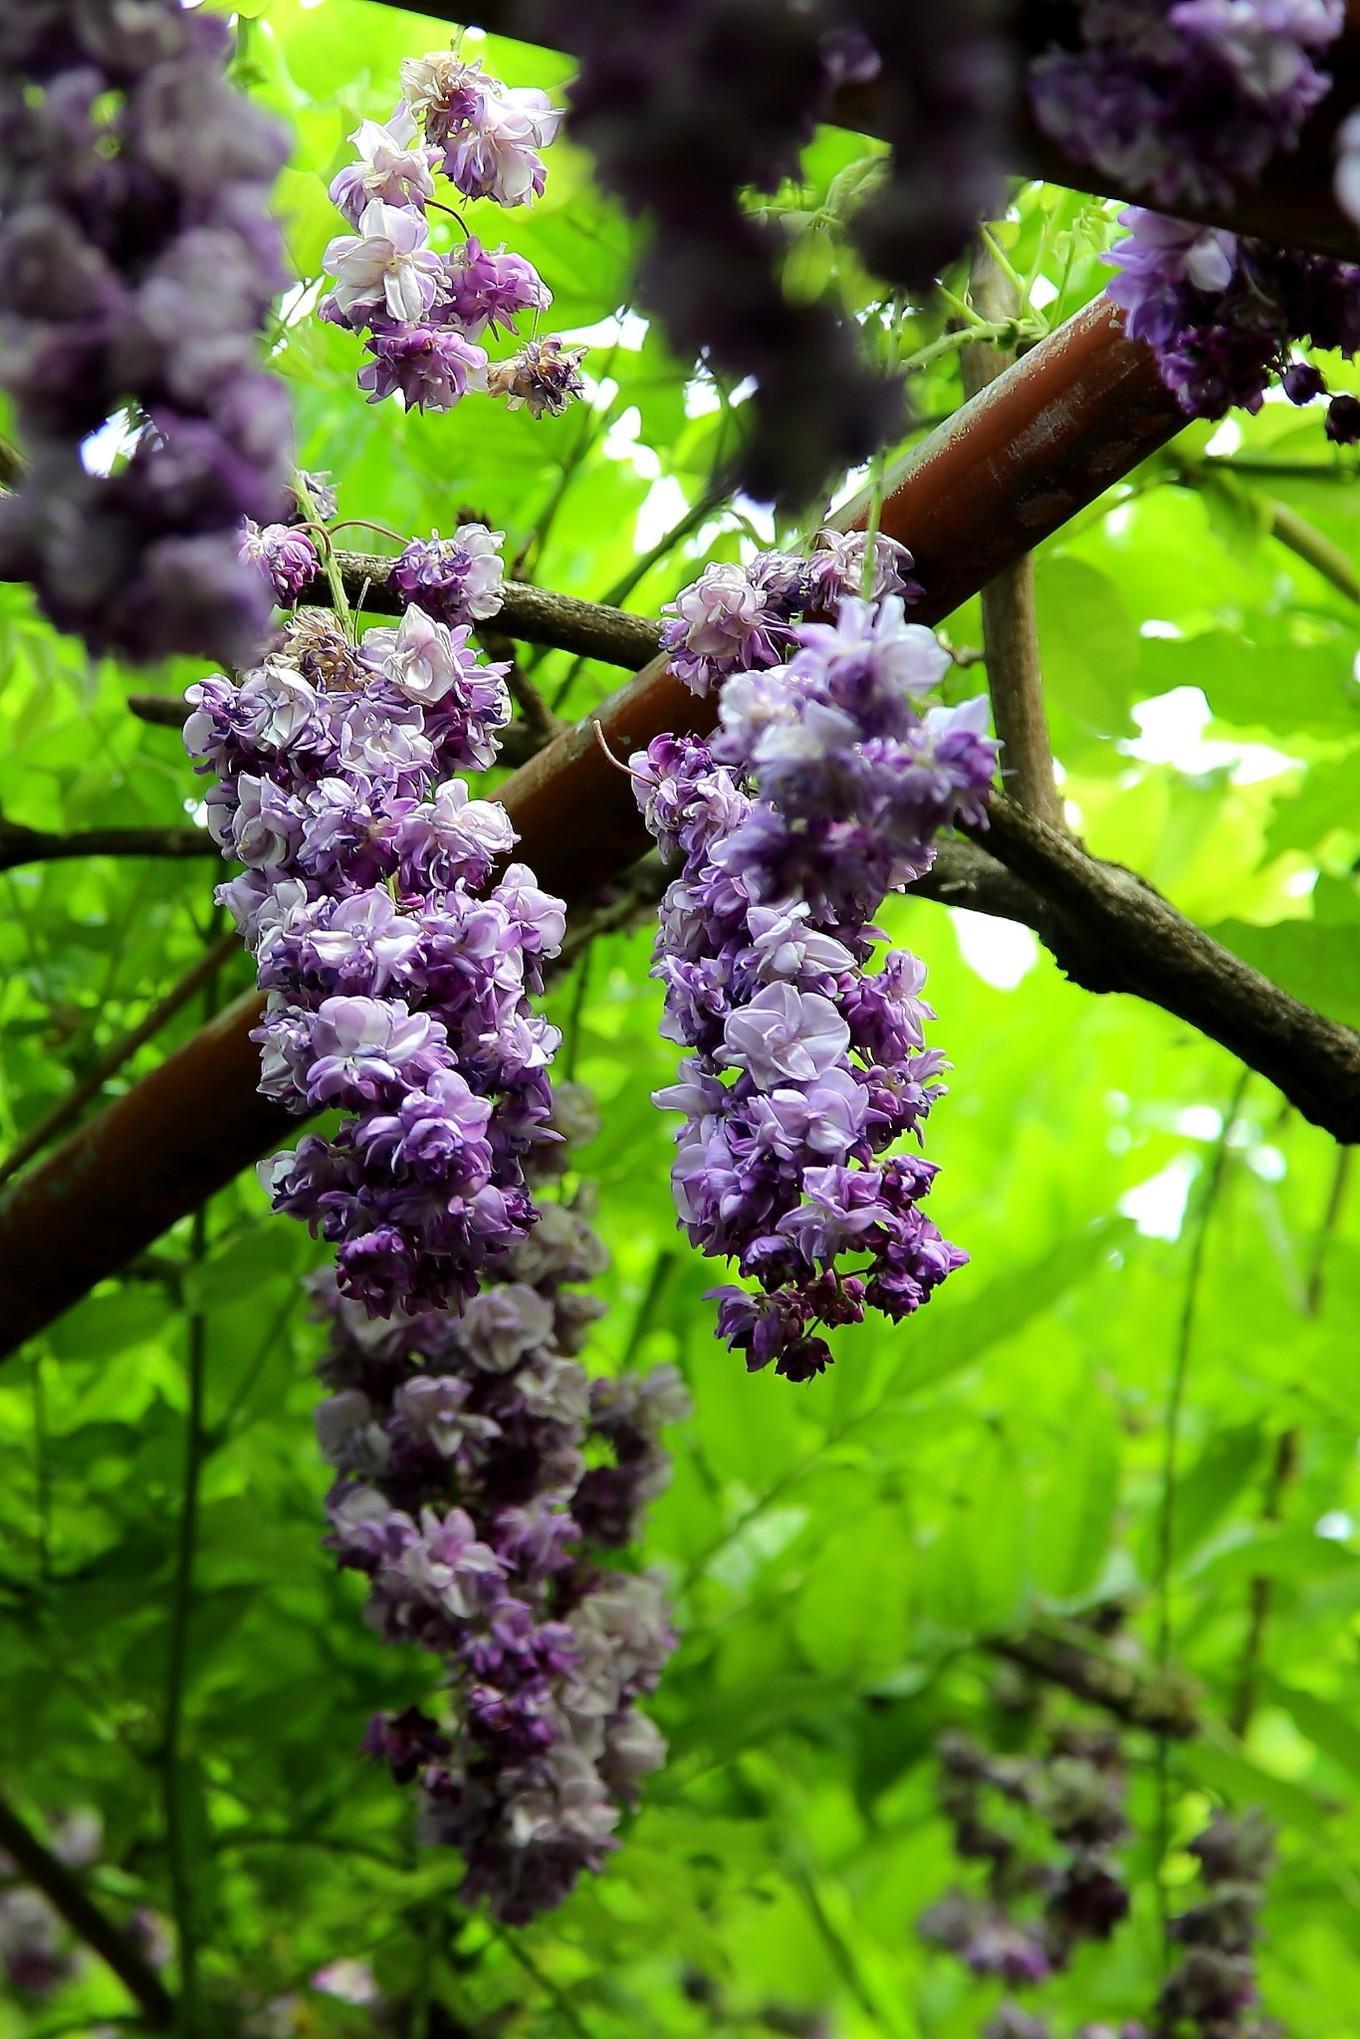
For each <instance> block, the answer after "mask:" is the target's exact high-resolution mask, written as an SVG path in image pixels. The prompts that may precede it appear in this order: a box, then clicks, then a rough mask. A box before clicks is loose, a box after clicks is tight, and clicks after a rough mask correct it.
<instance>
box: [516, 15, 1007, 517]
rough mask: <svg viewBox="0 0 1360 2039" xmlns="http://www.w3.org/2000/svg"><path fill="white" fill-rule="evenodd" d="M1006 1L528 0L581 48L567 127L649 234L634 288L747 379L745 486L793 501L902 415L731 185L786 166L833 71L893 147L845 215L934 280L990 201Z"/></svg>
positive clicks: (565, 40) (785, 172) (531, 19)
mask: <svg viewBox="0 0 1360 2039" xmlns="http://www.w3.org/2000/svg"><path fill="white" fill-rule="evenodd" d="M1004 12H1005V11H1004V9H1003V7H1002V6H1001V5H1000V4H999V0H953V4H952V5H951V6H950V7H948V8H940V7H938V6H928V5H925V4H923V0H914V4H910V5H908V4H904V0H806V4H800V5H798V6H790V5H789V4H788V0H740V4H737V0H686V4H684V5H673V6H669V7H639V6H637V5H636V4H635V0H596V4H594V5H592V6H589V7H582V6H579V5H576V4H573V0H524V5H523V7H522V11H521V19H522V21H523V23H524V29H523V32H524V33H525V34H526V35H528V36H530V37H533V38H537V39H539V40H542V41H544V42H546V43H548V44H549V45H551V46H552V47H553V48H558V49H567V50H570V51H571V53H572V55H573V56H575V57H576V58H577V59H578V60H579V63H580V69H579V72H578V75H577V77H576V79H575V80H574V81H573V83H572V85H571V87H570V89H569V95H568V98H569V121H570V132H571V136H572V139H573V140H575V141H579V142H580V143H581V144H582V145H583V146H584V147H585V148H587V149H589V150H590V152H591V154H592V155H593V157H594V159H595V164H596V168H597V170H598V173H599V176H600V180H601V182H602V183H603V185H604V186H605V188H606V189H607V190H608V191H610V192H611V193H613V194H614V196H615V197H617V199H618V200H619V202H620V204H621V205H622V206H623V207H624V209H625V210H626V211H627V212H628V213H629V214H630V215H631V216H632V217H634V218H640V219H642V220H643V221H644V222H645V224H646V227H647V229H648V239H647V245H646V247H645V249H644V252H643V255H642V259H641V262H640V264H639V268H638V275H637V298H638V302H639V303H640V304H641V305H642V306H643V307H644V308H645V309H646V310H647V311H648V312H650V313H652V314H654V315H655V316H656V317H657V318H659V319H660V321H661V323H662V324H663V325H664V327H665V329H666V334H667V337H668V339H669V341H670V344H671V346H672V347H673V348H674V350H675V351H676V353H677V354H678V355H680V356H681V358H682V359H684V360H693V359H695V358H696V357H698V358H701V359H703V360H704V361H706V362H707V363H708V364H709V365H710V366H711V367H712V369H713V370H714V371H715V372H716V373H717V374H718V375H719V376H721V377H723V378H725V379H727V380H729V381H730V382H732V383H738V382H741V381H743V380H744V379H746V378H748V377H749V378H750V379H751V380H752V381H753V383H754V385H755V388H754V392H753V394H752V399H751V402H750V404H749V406H748V407H747V411H746V414H745V423H746V425H747V427H748V429H747V432H746V435H745V439H744V443H743V445H742V448H741V451H740V456H739V472H740V480H741V484H742V486H743V487H744V488H745V489H747V490H748V491H749V492H750V493H751V494H753V495H756V496H760V497H762V498H767V499H768V498H771V497H779V498H782V499H784V500H786V501H788V502H791V503H797V504H799V505H801V504H803V503H805V502H807V501H810V500H811V499H812V498H813V497H814V496H816V495H818V494H820V493H821V491H822V489H823V487H824V485H825V483H826V481H827V479H828V477H829V476H831V475H832V474H834V473H838V472H843V471H844V469H845V468H847V467H851V466H854V465H855V464H856V463H858V462H859V461H862V460H865V459H867V458H868V456H869V455H870V453H871V452H872V451H873V450H874V448H875V447H877V446H878V445H881V444H882V443H883V441H884V440H886V439H888V438H890V437H891V436H892V434H893V433H894V432H895V431H896V430H897V429H898V428H899V427H900V424H901V420H902V415H903V411H902V394H901V390H900V387H899V386H898V384H897V383H896V381H895V380H894V379H893V378H892V377H890V376H885V375H882V374H879V373H876V372H875V371H874V370H873V369H872V368H871V366H870V364H869V362H868V361H867V360H866V359H865V356H864V353H863V350H862V348H861V345H860V340H861V335H860V333H859V331H858V330H857V328H856V326H855V324H854V322H853V321H851V320H848V319H846V318H844V317H842V316H840V315H839V313H838V311H837V310H836V309H835V306H834V302H833V300H834V297H835V293H833V292H828V293H825V294H818V295H817V296H815V297H813V296H807V295H803V296H798V297H795V296H792V295H786V293H785V290H784V288H783V283H782V280H781V271H782V269H783V267H784V263H785V258H786V255H787V251H788V245H789V244H788V239H787V236H786V235H785V233H784V232H783V231H781V228H780V227H779V225H777V224H775V223H773V222H772V221H770V220H769V219H767V218H761V217H760V216H758V215H757V214H755V213H754V212H753V211H752V209H751V207H750V206H749V205H748V204H747V203H746V201H745V193H746V192H748V191H749V190H750V189H751V188H753V187H754V188H755V189H756V190H758V191H763V192H773V191H776V190H777V189H778V187H779V186H780V184H781V183H782V182H783V181H784V180H785V179H792V180H793V181H794V182H795V183H797V182H800V181H801V176H802V171H801V157H802V152H803V149H804V146H805V144H806V143H807V142H809V141H810V140H811V138H812V135H813V132H814V129H815V126H816V124H817V122H818V121H820V120H823V119H826V118H827V117H828V114H829V111H830V107H831V98H832V94H833V92H834V91H835V89H836V88H837V87H840V86H856V85H861V86H862V85H869V84H872V87H873V107H874V117H875V132H876V133H879V134H882V135H883V136H884V137H885V138H886V139H887V140H888V142H889V143H890V144H891V155H890V156H889V157H887V158H885V159H884V160H883V162H882V163H881V164H879V165H878V166H877V168H876V170H875V173H874V176H873V178H872V179H871V180H866V184H865V190H866V192H867V191H868V190H869V189H870V185H871V184H872V196H870V197H869V198H868V201H867V202H866V203H864V204H863V205H861V206H859V207H858V208H857V209H856V210H855V211H854V215H853V217H852V218H851V219H850V220H849V222H848V230H849V233H850V235H851V237H852V238H853V239H854V240H855V241H856V242H857V243H858V246H859V249H860V252H861V253H862V254H863V256H864V258H865V260H866V261H867V262H868V264H869V266H870V268H871V269H873V270H874V272H875V273H876V274H878V275H881V276H883V277H885V278H886V279H888V280H889V281H890V282H891V283H893V284H896V285H899V286H901V287H902V288H903V289H905V290H907V291H909V292H912V293H916V292H920V291H923V290H925V289H928V287H929V286H930V284H931V282H932V281H933V279H934V277H935V276H936V275H937V274H938V273H939V271H940V268H941V267H942V266H943V265H944V264H946V263H948V262H950V261H953V260H954V259H955V258H956V257H957V256H958V255H959V254H960V253H961V252H962V250H963V248H964V247H965V245H966V243H967V240H968V236H969V234H970V232H971V231H972V229H973V227H974V225H975V223H976V221H977V219H978V217H979V216H980V214H982V213H984V212H985V211H986V210H987V209H988V207H992V208H993V209H995V207H997V206H999V205H1000V204H1002V203H1004V183H1003V181H1002V180H1001V178H1000V177H999V176H998V175H997V173H996V168H995V164H996V159H997V154H998V131H999V128H1000V126H1001V122H1002V119H1003V117H1004V112H1005V108H1006V104H1007V101H1008V100H1009V98H1010V96H1011V93H1012V89H1013V82H1014V65H1013V62H1012V59H1011V57H1010V52H1009V45H1008V40H1007V37H1006V34H1005V20H1004Z"/></svg>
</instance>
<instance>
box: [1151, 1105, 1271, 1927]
mask: <svg viewBox="0 0 1360 2039" xmlns="http://www.w3.org/2000/svg"><path fill="white" fill-rule="evenodd" d="M1250 1081H1251V1071H1250V1070H1249V1069H1243V1070H1241V1071H1240V1072H1239V1074H1238V1077H1237V1080H1236V1082H1235V1083H1234V1085H1233V1089H1232V1095H1231V1098H1230V1099H1229V1102H1228V1106H1227V1109H1226V1111H1225V1112H1224V1114H1223V1123H1222V1125H1221V1127H1220V1128H1219V1134H1218V1139H1217V1140H1216V1141H1215V1143H1214V1149H1213V1153H1212V1155H1211V1157H1210V1160H1209V1168H1208V1173H1207V1174H1206V1175H1205V1177H1204V1185H1203V1190H1202V1192H1201V1194H1200V1196H1199V1199H1198V1209H1197V1210H1196V1212H1195V1214H1194V1218H1193V1220H1192V1231H1191V1237H1190V1261H1189V1266H1188V1268H1187V1271H1186V1277H1185V1296H1184V1300H1183V1302H1182V1304H1181V1314H1180V1323H1179V1326H1178V1328H1177V1332H1176V1347H1175V1352H1174V1355H1173V1358H1172V1363H1171V1384H1170V1389H1169V1392H1168V1395H1167V1405H1166V1417H1165V1420H1164V1422H1163V1426H1162V1476H1161V1503H1160V1506H1159V1508H1158V1512H1157V1541H1156V1552H1157V1555H1156V1572H1155V1582H1154V1583H1155V1590H1156V1596H1157V1640H1156V1662H1157V1675H1158V1678H1159V1679H1162V1680H1164V1679H1165V1678H1166V1677H1167V1675H1168V1673H1169V1671H1170V1668H1171V1640H1172V1638H1171V1571H1172V1564H1173V1560H1174V1556H1175V1543H1176V1498H1177V1496H1176V1483H1177V1480H1178V1477H1179V1473H1180V1441H1181V1414H1182V1411H1183V1409H1184V1406H1185V1389H1186V1383H1187V1380H1188V1378H1189V1373H1190V1353H1191V1348H1192V1346H1193V1343H1194V1335H1195V1316H1196V1312H1197V1310H1198V1307H1199V1289H1200V1277H1201V1275H1202V1274H1203V1272H1204V1253H1205V1247H1206V1245H1207V1243H1208V1238H1209V1225H1210V1221H1211V1219H1212V1218H1213V1214H1214V1208H1215V1205H1216V1204H1217V1202H1218V1196H1219V1191H1220V1190H1221V1189H1222V1187H1223V1179H1224V1175H1225V1172H1226V1169H1227V1162H1228V1143H1229V1140H1230V1139H1231V1137H1232V1133H1233V1129H1234V1127H1235V1126H1236V1124H1237V1120H1238V1117H1239V1115H1240V1113H1241V1110H1242V1101H1243V1098H1244V1097H1245V1095H1246V1089H1247V1085H1248V1083H1249V1082H1250ZM1170 1766H1171V1751H1170V1743H1169V1740H1168V1738H1167V1736H1166V1735H1165V1734H1164V1733H1163V1734H1161V1735H1159V1736H1158V1741H1157V1902H1158V1908H1159V1912H1160V1916H1161V1925H1162V1947H1163V1953H1164V1956H1165V1958H1166V1959H1167V1960H1168V1961H1169V1959H1170V1954H1171V1920H1170V1914H1169V1911H1168V1908H1167V1890H1166V1877H1165V1865H1166V1857H1167V1853H1168V1850H1169V1848H1170V1845H1171V1767H1170Z"/></svg>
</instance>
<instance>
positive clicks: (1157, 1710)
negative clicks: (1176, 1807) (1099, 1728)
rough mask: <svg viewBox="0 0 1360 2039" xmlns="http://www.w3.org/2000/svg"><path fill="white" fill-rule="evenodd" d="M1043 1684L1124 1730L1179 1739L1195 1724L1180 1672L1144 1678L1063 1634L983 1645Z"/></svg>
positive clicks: (1035, 1633)
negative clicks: (1092, 1708)
mask: <svg viewBox="0 0 1360 2039" xmlns="http://www.w3.org/2000/svg"><path fill="white" fill-rule="evenodd" d="M986 1647H987V1649H988V1650H989V1651H990V1652H991V1654H992V1655H993V1656H994V1657H1001V1658H1004V1660H1005V1661H1006V1662H1007V1663H1009V1664H1014V1665H1016V1666H1017V1668H1018V1669H1020V1670H1022V1671H1027V1672H1028V1673H1029V1675H1030V1676H1031V1677H1032V1678H1038V1679H1041V1680H1042V1681H1043V1683H1044V1684H1046V1685H1059V1686H1061V1687H1062V1688H1063V1689H1064V1690H1065V1691H1067V1692H1070V1693H1071V1694H1072V1695H1073V1697H1074V1698H1076V1699H1080V1700H1083V1701H1084V1702H1085V1703H1086V1704H1087V1705H1088V1706H1098V1707H1101V1708H1102V1709H1103V1710H1104V1711H1105V1712H1106V1713H1110V1714H1113V1715H1114V1717H1115V1719H1116V1720H1122V1721H1123V1722H1125V1724H1126V1725H1127V1726H1129V1727H1138V1728H1147V1729H1148V1730H1150V1732H1151V1733H1153V1734H1156V1735H1165V1736H1168V1737H1170V1738H1171V1739H1172V1740H1175V1741H1182V1740H1184V1739H1186V1738H1187V1737H1188V1736H1191V1735H1193V1734H1194V1733H1195V1732H1196V1730H1197V1728H1198V1725H1199V1719H1198V1713H1197V1708H1196V1694H1195V1691H1194V1688H1193V1687H1192V1686H1191V1684H1190V1682H1189V1681H1188V1679H1186V1677H1185V1676H1184V1674H1183V1673H1177V1672H1172V1671H1168V1672H1167V1673H1166V1675H1165V1676H1163V1677H1158V1678H1155V1679H1154V1678H1150V1677H1149V1676H1148V1675H1147V1674H1146V1673H1140V1672H1138V1671H1135V1670H1134V1669H1133V1668H1132V1667H1131V1666H1129V1665H1126V1664H1122V1663H1120V1662H1119V1661H1118V1659H1117V1658H1114V1657H1112V1656H1106V1655H1101V1654H1099V1653H1098V1652H1097V1651H1096V1650H1095V1649H1093V1648H1089V1647H1083V1646H1082V1645H1080V1644H1078V1643H1077V1642H1075V1641H1074V1640H1072V1639H1071V1638H1069V1637H1068V1636H1066V1635H1061V1636H1052V1635H1047V1634H1045V1633H1044V1632H1043V1631H1042V1630H1040V1629H1034V1630H1031V1631H1030V1632H1029V1633H1028V1634H1026V1635H1017V1636H1001V1637H997V1638H996V1639H995V1640H993V1641H992V1642H989V1643H988V1644H987V1645H986Z"/></svg>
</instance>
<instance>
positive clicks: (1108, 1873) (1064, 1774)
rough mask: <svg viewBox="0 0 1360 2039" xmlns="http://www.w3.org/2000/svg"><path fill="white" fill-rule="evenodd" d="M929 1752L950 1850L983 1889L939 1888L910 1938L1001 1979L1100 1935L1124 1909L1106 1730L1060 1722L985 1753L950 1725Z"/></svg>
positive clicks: (1037, 1975) (1040, 1966)
mask: <svg viewBox="0 0 1360 2039" xmlns="http://www.w3.org/2000/svg"><path fill="white" fill-rule="evenodd" d="M938 1753H939V1761H940V1769H939V1776H938V1780H937V1796H938V1799H939V1805H940V1810H941V1812H942V1813H943V1814H944V1816H945V1818H946V1819H947V1820H948V1822H949V1825H950V1828H951V1831H952V1834H953V1840H954V1850H955V1853H956V1854H957V1855H958V1856H959V1857H960V1858H961V1859H962V1860H963V1861H965V1862H975V1863H978V1864H980V1865H983V1866H984V1867H985V1890H984V1891H982V1892H980V1893H974V1892H969V1891H966V1890H963V1889H953V1890H950V1891H947V1892H946V1894H945V1895H944V1897H942V1898H941V1899H940V1900H939V1901H938V1903H936V1904H933V1905H931V1906H930V1908H929V1910H927V1911H926V1912H924V1913H923V1914H922V1916H921V1919H920V1921H919V1927H918V1929H919V1931H920V1933H921V1936H922V1938H923V1939H925V1940H927V1941H929V1942H930V1943H931V1945H932V1946H936V1947H941V1948H943V1949H945V1951H946V1952H948V1953H950V1954H953V1955H955V1956H956V1957H957V1958H958V1959H959V1960H960V1961H962V1962H963V1963H964V1964H965V1965H966V1966H967V1967H968V1968H970V1969H971V1970H972V1972H973V1974H974V1975H978V1976H995V1977H998V1978H1000V1980H1001V1981H1003V1982H1005V1983H1007V1984H1009V1985H1011V1986H1012V1987H1025V1986H1028V1985H1032V1984H1034V1983H1039V1982H1043V1981H1045V1980H1046V1978H1047V1977H1048V1976H1050V1975H1053V1974H1055V1973H1056V1972H1057V1971H1058V1970H1059V1969H1062V1968H1065V1967H1066V1966H1067V1964H1068V1963H1069V1961H1070V1960H1071V1958H1072V1955H1073V1953H1074V1952H1075V1950H1076V1948H1077V1947H1078V1946H1079V1945H1080V1944H1081V1942H1082V1941H1083V1940H1108V1939H1109V1937H1110V1935H1111V1934H1112V1933H1113V1932H1114V1930H1115V1928H1116V1926H1118V1925H1119V1924H1120V1922H1121V1921H1122V1920H1123V1919H1124V1918H1125V1917H1126V1916H1127V1914H1128V1909H1129V1896H1128V1891H1127V1889H1126V1887H1125V1884H1124V1879H1123V1876H1122V1874H1121V1872H1120V1868H1119V1865H1118V1863H1117V1861H1116V1860H1115V1858H1114V1856H1113V1854H1112V1850H1113V1849H1115V1848H1116V1847H1117V1846H1118V1845H1119V1843H1120V1842H1121V1841H1123V1840H1124V1839H1125V1838H1126V1836H1127V1832H1128V1823H1127V1821H1126V1819H1125V1815H1124V1791H1125V1779H1124V1767H1123V1760H1122V1757H1121V1754H1120V1748H1119V1743H1118V1740H1117V1738H1116V1737H1115V1736H1113V1735H1109V1734H1101V1733H1093V1732H1090V1731H1087V1730H1082V1729H1077V1728H1068V1729H1064V1730H1062V1731H1060V1732H1059V1733H1058V1734H1056V1735H1055V1736H1054V1737H1053V1739H1052V1742H1051V1744H1050V1746H1049V1748H1048V1749H1047V1750H1046V1751H1045V1753H1044V1754H1043V1755H1042V1756H994V1755H992V1754H991V1753H990V1752H989V1751H988V1750H986V1749H984V1748H982V1747H981V1746H980V1745H979V1744H978V1743H976V1742H974V1741H973V1740H972V1739H971V1738H970V1737H969V1736H968V1735H965V1734H956V1733H955V1734H947V1735H944V1736H942V1737H941V1739H940V1743H939V1749H938ZM1054 1844H1056V1848H1057V1853H1056V1855H1055V1854H1054V1853H1053V1847H1054ZM1003 2029H1004V2030H1005V2031H1007V2032H1009V2031H1011V2030H1014V2031H1015V2032H1016V2033H1017V2035H1018V2034H1019V2032H1020V2030H1021V2029H1022V2028H1021V2027H1020V2026H1016V2027H1011V2026H1005V2027H1004V2028H1003V2027H1002V2026H998V2027H997V2034H998V2035H999V2034H1000V2033H1001V2031H1002V2030H1003ZM1041 2029H1043V2030H1044V2031H1045V2032H1046V2029H1047V2028H1046V2027H1041Z"/></svg>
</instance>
